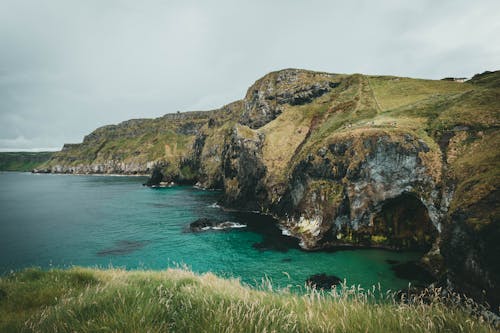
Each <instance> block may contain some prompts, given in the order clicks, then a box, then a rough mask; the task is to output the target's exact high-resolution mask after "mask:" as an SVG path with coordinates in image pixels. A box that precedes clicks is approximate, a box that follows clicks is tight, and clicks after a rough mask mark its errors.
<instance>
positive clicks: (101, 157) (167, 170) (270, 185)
mask: <svg viewBox="0 0 500 333" xmlns="http://www.w3.org/2000/svg"><path fill="white" fill-rule="evenodd" d="M499 78H500V73H499V72H486V73H483V74H480V75H476V76H474V78H473V79H471V80H470V82H465V83H457V82H453V81H441V80H438V81H432V80H416V79H409V78H399V77H387V76H364V75H359V74H355V75H342V74H328V73H319V72H311V71H304V70H297V69H287V70H282V71H278V72H273V73H270V74H268V75H266V76H264V77H263V78H262V79H260V80H258V81H257V82H256V83H255V84H254V85H252V86H251V87H250V88H249V90H248V92H247V94H246V96H245V98H244V99H243V100H241V101H237V102H234V103H231V104H228V105H226V106H224V107H222V108H220V109H218V110H214V111H207V112H194V113H180V114H173V115H167V116H165V117H162V118H157V119H142V120H131V121H128V122H124V123H121V124H119V125H112V126H105V127H103V128H100V129H98V130H96V131H94V132H93V133H92V134H90V135H89V136H87V137H85V139H84V141H83V143H81V144H77V145H67V146H65V147H64V149H63V150H62V151H61V152H59V153H56V154H55V155H54V156H53V157H52V159H51V160H50V161H49V162H47V163H46V164H45V165H44V166H42V167H43V168H44V170H48V171H50V172H66V173H125V174H133V173H151V172H153V170H155V171H154V173H153V178H154V181H153V179H152V182H151V184H152V183H153V182H156V183H161V182H168V183H171V182H176V183H185V184H197V185H198V186H200V187H206V188H222V189H223V190H224V196H223V204H224V205H225V206H227V207H232V208H235V209H240V210H251V211H260V212H263V213H266V214H270V215H272V216H274V217H275V218H277V219H278V220H279V221H280V224H281V226H282V228H283V229H284V230H285V232H287V233H289V234H291V235H293V236H295V237H297V238H299V239H300V240H301V246H302V247H303V248H304V249H306V250H313V249H319V248H325V247H346V246H369V247H383V248H390V249H407V248H417V249H423V250H425V251H427V254H426V255H425V256H424V257H423V258H422V263H423V264H425V265H426V266H427V267H428V269H429V270H430V271H431V272H432V273H433V274H434V275H440V276H441V277H443V276H446V277H448V278H449V279H450V282H451V283H453V284H455V285H456V286H458V287H459V288H460V289H462V290H465V291H467V292H468V293H469V294H470V295H473V296H474V297H476V298H478V299H483V300H487V301H489V302H490V303H492V304H493V305H498V304H500V300H499V298H498V295H500V292H499V287H500V271H499V269H498V267H500V266H499V265H498V264H497V260H496V257H497V255H498V253H500V251H499V248H498V243H499V242H498V240H499V239H500V223H499V205H498V188H499V187H500V175H499V174H500V173H499V162H500V154H499V150H498V145H499V144H500V134H499V131H498V128H499V114H500V107H499V104H498V101H499V100H500V90H499V85H498V82H499Z"/></svg>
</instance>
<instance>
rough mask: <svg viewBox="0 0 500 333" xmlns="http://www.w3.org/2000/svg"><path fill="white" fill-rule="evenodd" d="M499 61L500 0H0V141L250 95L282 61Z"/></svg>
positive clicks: (415, 69)
mask: <svg viewBox="0 0 500 333" xmlns="http://www.w3.org/2000/svg"><path fill="white" fill-rule="evenodd" d="M288 67H294V68H305V69H312V70H320V71H327V72H332V73H366V74H393V75H400V76H410V77H419V78H432V79H439V78H442V77H445V76H455V77H462V76H465V77H470V76H472V75H473V74H475V73H478V72H483V71H485V70H498V69H500V1H498V0H492V1H488V0H484V1H479V0H474V1H471V0H463V1H462V0H453V1H436V0H428V1H427V0H424V1H417V0H414V1H396V0H392V1H391V0H387V1H380V0H379V1H371V0H366V1H361V0H360V1H332V0H329V1H328V0H325V1H313V0H307V1H306V0H304V1H294V0H288V1H284V0H283V1H269V0H268V1H257V0H253V1H234V0H233V1H229V0H228V1H185V0H183V1H167V0H165V1H160V0H151V1H137V0H130V1H128V0H123V1H118V0H116V1H113V0H107V1H103V0H81V1H72V0H45V1H42V0H32V1H26V0H0V150H23V149H47V148H51V149H60V148H61V146H62V144H63V143H65V142H81V140H82V138H83V136H84V135H86V134H88V133H90V132H91V131H92V130H94V129H95V128H97V127H99V126H102V125H106V124H111V123H118V122H120V121H123V120H127V119H130V118H143V117H148V118H149V117H158V116H161V115H163V114H165V113H170V112H176V111H177V110H181V111H186V110H207V109H212V108H217V107H220V106H222V105H224V104H227V103H229V102H231V101H234V100H237V99H240V98H242V97H243V96H244V94H245V92H246V89H247V88H248V87H249V86H250V85H251V84H252V83H253V82H254V81H255V80H257V79H258V78H259V77H261V76H263V75H264V74H266V73H268V72H270V71H273V70H277V69H282V68H288Z"/></svg>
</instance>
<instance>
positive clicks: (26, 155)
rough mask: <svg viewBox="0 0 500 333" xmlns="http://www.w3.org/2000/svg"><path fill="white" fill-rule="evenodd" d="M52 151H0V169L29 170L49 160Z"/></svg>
mask: <svg viewBox="0 0 500 333" xmlns="http://www.w3.org/2000/svg"><path fill="white" fill-rule="evenodd" d="M53 154H54V153H53V152H36V153H35V152H33V153H32V152H0V171H31V170H33V169H36V168H37V167H39V166H40V165H41V164H43V163H45V162H47V161H48V160H50V158H51V157H52V155H53Z"/></svg>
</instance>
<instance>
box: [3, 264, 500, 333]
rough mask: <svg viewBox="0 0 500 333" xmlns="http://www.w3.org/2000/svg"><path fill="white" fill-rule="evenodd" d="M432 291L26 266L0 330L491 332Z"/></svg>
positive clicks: (464, 307) (13, 284)
mask: <svg viewBox="0 0 500 333" xmlns="http://www.w3.org/2000/svg"><path fill="white" fill-rule="evenodd" d="M456 301H457V299H456V298H454V297H453V296H448V297H442V296H441V293H440V292H439V291H438V290H434V291H430V292H429V293H427V294H426V295H424V296H420V297H416V298H412V297H410V298H406V299H404V301H401V300H400V298H398V297H396V296H395V294H379V293H378V291H377V288H375V287H374V289H372V290H371V291H362V290H359V289H358V288H355V287H352V288H345V289H344V290H343V292H342V293H340V292H338V291H337V290H335V289H334V290H333V291H332V292H321V291H316V290H311V289H306V290H305V293H304V294H301V295H298V294H293V293H290V292H287V291H286V290H281V291H271V290H269V289H268V288H265V287H264V288H262V289H261V290H255V289H250V288H248V287H246V286H242V285H241V283H240V282H239V281H238V280H224V279H220V278H218V277H216V276H214V275H212V274H209V273H208V274H204V275H201V276H200V275H195V274H193V273H191V272H189V271H186V270H172V269H169V270H167V271H161V272H158V271H157V272H152V271H130V272H127V271H123V270H116V269H113V270H96V269H88V268H72V269H69V270H50V271H41V270H38V269H27V270H24V271H21V272H17V273H11V274H9V275H7V276H5V277H2V278H1V279H0V332H51V333H56V332H104V331H106V332H107V331H110V332H287V333H288V332H336V331H341V332H494V331H495V328H494V327H493V326H491V324H488V322H487V321H485V318H484V317H483V316H482V315H481V313H480V312H478V311H476V310H478V308H477V307H475V306H474V304H473V303H470V302H459V303H457V302H456Z"/></svg>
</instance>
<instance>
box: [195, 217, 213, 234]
mask: <svg viewBox="0 0 500 333" xmlns="http://www.w3.org/2000/svg"><path fill="white" fill-rule="evenodd" d="M216 225H217V221H214V220H210V219H207V218H206V217H203V218H201V219H197V220H196V221H194V222H191V223H190V224H189V229H190V230H191V231H194V232H199V231H204V230H207V229H210V228H213V227H215V226H216Z"/></svg>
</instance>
